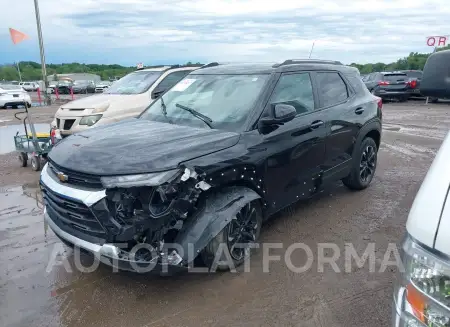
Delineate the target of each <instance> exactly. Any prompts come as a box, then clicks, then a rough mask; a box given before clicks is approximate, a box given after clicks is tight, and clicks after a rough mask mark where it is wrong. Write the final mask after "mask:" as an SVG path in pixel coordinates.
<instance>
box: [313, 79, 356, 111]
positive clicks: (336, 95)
mask: <svg viewBox="0 0 450 327" xmlns="http://www.w3.org/2000/svg"><path fill="white" fill-rule="evenodd" d="M317 82H318V85H319V94H320V95H321V98H322V107H328V106H332V105H334V104H337V103H339V102H342V101H344V100H345V99H347V98H348V91H347V85H346V84H345V82H344V81H343V80H342V78H341V76H340V75H339V74H338V73H334V72H327V73H317Z"/></svg>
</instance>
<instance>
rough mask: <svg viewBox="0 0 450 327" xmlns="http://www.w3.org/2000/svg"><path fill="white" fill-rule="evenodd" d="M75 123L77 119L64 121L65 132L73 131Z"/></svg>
mask: <svg viewBox="0 0 450 327" xmlns="http://www.w3.org/2000/svg"><path fill="white" fill-rule="evenodd" d="M74 122H75V119H66V120H65V121H64V129H65V130H69V129H71V128H72V125H73V123H74Z"/></svg>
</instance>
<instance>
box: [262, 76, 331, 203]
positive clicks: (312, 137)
mask: <svg viewBox="0 0 450 327" xmlns="http://www.w3.org/2000/svg"><path fill="white" fill-rule="evenodd" d="M316 99H317V95H316V94H315V92H314V89H313V83H312V81H311V74H310V73H308V72H297V73H284V74H282V75H281V76H280V79H279V80H278V83H277V85H276V87H275V89H274V91H273V93H272V96H271V98H270V101H269V103H268V107H270V106H273V105H275V104H279V103H283V104H289V105H292V106H294V107H295V109H296V110H297V116H296V117H295V118H294V119H293V120H292V121H290V122H288V123H285V124H284V125H281V126H279V127H278V128H277V129H275V130H273V131H272V132H270V133H268V134H265V135H264V136H263V140H262V143H261V144H259V146H261V147H263V148H264V149H265V151H266V153H268V156H267V160H266V163H265V166H266V170H265V182H266V187H267V190H268V192H269V194H267V198H268V199H269V204H270V209H271V210H270V211H277V210H279V209H281V208H283V207H285V206H287V205H289V204H291V203H293V202H295V201H297V200H299V199H301V198H307V197H309V196H310V195H311V194H312V193H314V192H315V186H316V185H315V180H316V178H317V177H318V175H319V173H320V171H321V165H322V163H323V161H324V158H325V138H326V136H327V133H328V129H329V124H327V121H326V120H325V118H324V115H323V113H321V112H319V111H315V109H316V102H317V101H316ZM266 109H267V108H266Z"/></svg>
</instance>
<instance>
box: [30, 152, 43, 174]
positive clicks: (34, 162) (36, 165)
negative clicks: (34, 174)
mask: <svg viewBox="0 0 450 327" xmlns="http://www.w3.org/2000/svg"><path fill="white" fill-rule="evenodd" d="M31 168H32V169H33V170H34V171H39V170H41V158H39V157H38V156H32V157H31Z"/></svg>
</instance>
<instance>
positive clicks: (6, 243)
mask: <svg viewBox="0 0 450 327" xmlns="http://www.w3.org/2000/svg"><path fill="white" fill-rule="evenodd" d="M2 140H3V139H2ZM46 234H47V231H46V230H45V229H44V220H43V203H42V196H41V193H40V190H39V187H38V185H24V186H13V187H0V267H1V269H0V326H25V325H30V326H31V325H33V326H40V324H36V323H33V319H31V318H32V317H33V318H34V319H35V318H36V316H38V317H39V316H40V315H42V318H44V317H45V314H43V312H42V306H44V305H46V301H45V297H48V294H49V293H50V292H49V288H51V287H52V286H51V283H49V281H48V275H46V274H45V268H46V264H47V261H48V253H49V251H48V248H49V245H50V244H51V243H54V242H55V241H56V239H55V236H54V235H53V234H51V236H50V237H49V236H47V235H46ZM44 319H45V318H44Z"/></svg>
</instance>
